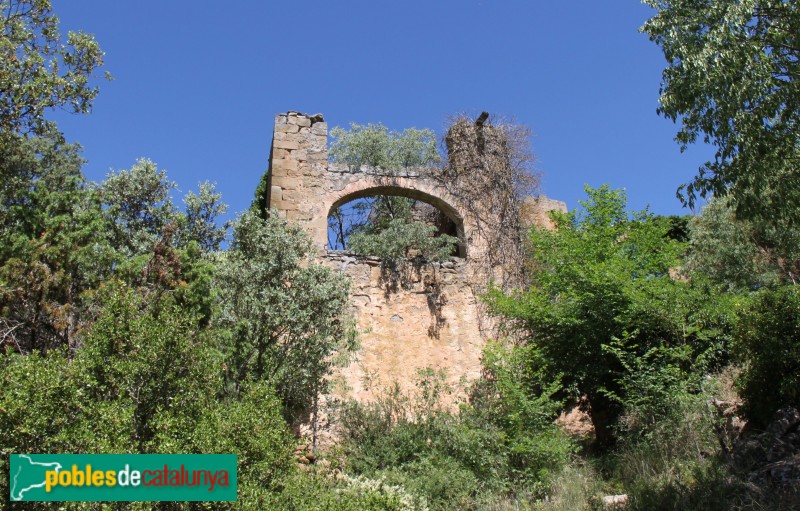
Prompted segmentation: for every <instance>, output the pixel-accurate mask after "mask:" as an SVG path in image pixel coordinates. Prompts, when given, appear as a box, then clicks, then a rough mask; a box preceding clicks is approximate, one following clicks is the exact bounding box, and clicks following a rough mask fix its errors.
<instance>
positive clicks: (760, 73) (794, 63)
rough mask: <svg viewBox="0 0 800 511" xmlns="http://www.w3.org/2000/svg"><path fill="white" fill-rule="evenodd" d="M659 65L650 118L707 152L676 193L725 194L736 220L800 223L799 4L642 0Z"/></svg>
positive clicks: (688, 197) (691, 199) (688, 196)
mask: <svg viewBox="0 0 800 511" xmlns="http://www.w3.org/2000/svg"><path fill="white" fill-rule="evenodd" d="M644 3H646V4H647V5H650V6H651V7H653V8H655V9H657V10H658V13H657V14H656V15H655V16H653V17H652V18H651V19H650V20H648V21H647V23H645V25H644V26H643V27H642V31H643V32H645V33H647V34H648V35H649V36H650V39H651V40H652V41H654V42H656V43H657V44H658V45H659V46H661V48H662V50H663V51H664V56H665V57H666V59H667V67H666V69H665V70H664V73H663V77H662V84H661V98H660V107H659V109H658V112H659V113H660V114H661V115H663V116H664V117H666V118H668V119H671V120H673V121H677V120H678V119H680V121H681V124H682V127H681V130H680V131H679V132H678V135H677V137H676V139H677V141H678V142H679V143H680V144H681V146H682V147H683V148H685V147H686V146H687V145H688V144H692V143H694V142H695V141H696V140H697V139H698V137H700V139H701V140H703V141H704V142H706V143H711V144H713V145H714V146H715V147H716V154H715V156H714V161H709V162H706V163H705V164H704V165H703V166H702V167H700V169H699V172H698V174H697V176H696V177H695V178H694V180H693V181H692V182H690V183H688V184H686V185H683V186H682V187H681V189H680V190H679V195H680V196H681V197H682V199H683V200H684V201H685V202H687V203H688V204H689V205H693V204H694V203H695V201H696V199H697V196H698V194H699V196H701V197H707V196H722V195H730V196H731V197H732V198H733V200H734V202H735V206H736V209H737V214H739V215H740V216H741V215H745V216H749V217H753V216H762V217H771V218H774V219H780V218H789V219H792V220H797V219H798V218H800V167H799V164H800V125H799V124H798V123H800V85H798V78H800V62H798V57H800V3H799V2H797V1H796V0H788V1H786V0H783V1H782V0H644Z"/></svg>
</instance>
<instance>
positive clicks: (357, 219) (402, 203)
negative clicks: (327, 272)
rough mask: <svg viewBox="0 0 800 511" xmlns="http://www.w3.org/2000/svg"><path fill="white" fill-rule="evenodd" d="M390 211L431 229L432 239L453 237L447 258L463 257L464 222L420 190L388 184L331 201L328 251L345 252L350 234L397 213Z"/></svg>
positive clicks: (465, 250)
mask: <svg viewBox="0 0 800 511" xmlns="http://www.w3.org/2000/svg"><path fill="white" fill-rule="evenodd" d="M406 208H407V209H406ZM393 209H395V210H402V211H403V215H402V216H404V217H405V218H406V219H407V220H410V221H413V222H422V223H425V224H428V225H431V226H433V227H434V228H435V231H434V236H435V237H440V236H444V235H446V236H452V237H453V238H457V243H456V244H455V246H454V247H453V249H452V252H451V253H450V254H449V255H453V256H457V257H462V258H465V257H466V256H467V245H466V238H465V235H464V221H463V218H462V217H461V215H460V214H459V213H458V211H457V210H456V209H455V208H454V207H452V206H451V205H450V204H448V203H447V202H446V201H444V200H442V199H441V198H439V197H436V196H434V195H431V194H428V193H425V192H423V191H420V190H416V189H410V188H403V187H399V186H391V185H380V186H372V187H365V188H363V189H360V190H355V191H352V192H350V193H347V194H344V195H343V196H342V197H340V198H338V199H337V200H335V201H334V202H333V204H332V205H331V207H330V209H329V210H328V247H329V249H331V250H347V249H349V248H350V247H349V246H348V239H349V238H350V236H351V235H352V234H353V233H354V232H357V231H358V230H359V229H363V227H364V226H365V225H369V224H370V223H371V222H376V221H378V219H379V218H384V219H385V217H387V216H389V217H391V216H392V215H393V214H395V213H397V212H398V211H393ZM365 255H372V254H365Z"/></svg>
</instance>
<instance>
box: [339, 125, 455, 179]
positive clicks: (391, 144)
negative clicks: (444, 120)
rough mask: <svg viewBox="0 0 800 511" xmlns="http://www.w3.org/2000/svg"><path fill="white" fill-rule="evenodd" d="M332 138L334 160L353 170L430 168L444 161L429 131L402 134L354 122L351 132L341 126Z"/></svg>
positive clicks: (380, 126)
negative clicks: (364, 168)
mask: <svg viewBox="0 0 800 511" xmlns="http://www.w3.org/2000/svg"><path fill="white" fill-rule="evenodd" d="M331 137H332V138H333V139H334V140H333V142H331V148H330V158H331V160H332V161H334V162H336V163H344V164H346V165H350V166H351V167H356V168H358V167H361V166H363V165H366V166H369V167H378V168H381V169H384V170H398V169H403V168H408V167H429V166H433V165H436V164H437V163H439V162H440V161H441V156H439V152H438V151H437V149H436V136H435V135H434V134H433V132H432V131H431V130H429V129H423V130H419V129H416V128H409V129H406V130H404V131H403V132H402V133H400V132H397V131H389V129H388V128H387V127H386V126H384V125H382V124H367V125H362V124H356V123H351V124H350V129H349V130H346V129H344V128H341V127H339V126H337V127H335V128H333V129H331Z"/></svg>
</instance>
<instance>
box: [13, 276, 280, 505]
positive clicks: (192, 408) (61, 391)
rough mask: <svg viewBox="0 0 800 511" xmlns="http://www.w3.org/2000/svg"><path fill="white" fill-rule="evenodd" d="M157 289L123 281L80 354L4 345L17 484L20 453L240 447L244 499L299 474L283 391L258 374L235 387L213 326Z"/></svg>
mask: <svg viewBox="0 0 800 511" xmlns="http://www.w3.org/2000/svg"><path fill="white" fill-rule="evenodd" d="M148 300H149V298H148V297H145V296H143V295H141V294H140V293H138V292H136V291H134V290H131V289H129V288H127V287H126V286H124V285H120V284H118V283H113V282H111V283H109V284H108V285H107V286H105V287H104V289H103V291H102V293H101V294H100V296H99V297H98V305H99V316H98V318H97V321H96V322H95V323H94V325H93V327H92V328H91V331H90V332H89V334H88V335H87V336H86V338H85V340H84V344H83V346H82V347H81V348H80V349H78V350H77V351H76V352H75V353H74V357H73V358H67V357H66V356H65V354H66V352H65V351H60V350H53V351H50V352H49V353H48V354H47V355H46V356H41V355H38V354H31V355H19V354H16V353H7V354H4V355H3V356H0V368H2V371H1V372H2V375H3V376H2V378H3V385H2V388H1V389H0V410H2V413H0V452H3V453H4V456H3V459H2V460H0V464H2V465H0V468H1V469H0V474H2V475H0V490H2V491H4V492H6V495H7V491H8V486H7V485H8V479H7V474H8V469H7V465H6V463H7V460H8V458H7V456H6V455H5V454H7V453H10V452H28V453H46V452H93V453H124V452H136V453H174V452H207V453H235V454H238V455H239V477H240V484H241V489H242V497H241V502H240V503H241V505H242V506H243V507H245V508H248V506H252V500H255V497H253V496H252V493H257V492H255V491H254V490H253V489H254V488H256V489H257V490H258V492H261V493H264V492H267V493H269V492H277V491H279V490H280V486H279V482H280V481H282V480H283V479H284V478H285V477H286V476H288V475H289V474H290V473H291V459H290V448H289V446H290V440H289V436H288V431H287V428H286V425H285V423H284V421H283V419H282V417H281V414H280V411H281V407H280V402H279V400H278V399H277V398H276V397H275V394H274V392H273V391H272V390H271V388H269V387H268V386H266V385H264V384H262V383H259V382H250V383H248V384H246V385H244V386H243V387H242V389H241V392H240V393H239V396H238V398H236V399H228V398H223V397H222V393H221V391H222V388H223V381H224V372H223V368H222V361H223V360H222V355H221V354H220V353H219V351H218V350H217V349H216V348H215V347H214V343H213V342H210V340H209V339H208V338H207V335H208V332H207V331H203V330H198V329H197V328H196V326H195V325H196V320H195V319H194V318H193V317H191V315H189V314H187V313H185V312H184V311H182V310H181V309H180V308H178V307H174V306H169V305H168V304H166V303H164V304H161V306H152V305H153V304H151V303H148ZM148 506H149V505H148ZM45 507H46V506H45ZM90 507H91V506H89V505H80V504H76V505H74V508H75V509H88V508H90ZM128 508H132V509H137V508H144V506H139V507H137V505H136V504H133V505H131V506H128Z"/></svg>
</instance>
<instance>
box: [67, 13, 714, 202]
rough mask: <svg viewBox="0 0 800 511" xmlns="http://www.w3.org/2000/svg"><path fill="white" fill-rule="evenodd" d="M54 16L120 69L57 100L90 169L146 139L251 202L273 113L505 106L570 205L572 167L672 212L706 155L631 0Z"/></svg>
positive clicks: (401, 121)
mask: <svg viewBox="0 0 800 511" xmlns="http://www.w3.org/2000/svg"><path fill="white" fill-rule="evenodd" d="M54 10H55V12H56V13H57V14H58V15H59V17H60V18H61V20H62V29H63V30H64V31H66V30H67V29H82V30H84V31H86V32H89V33H93V34H95V36H96V38H97V40H98V41H99V43H100V45H101V47H102V48H103V49H104V50H105V52H106V69H107V70H108V71H110V72H111V74H112V75H113V76H114V78H115V80H114V81H112V82H100V86H101V92H100V95H99V96H98V98H97V100H96V102H95V106H94V111H93V113H91V114H90V115H87V116H76V115H65V114H58V115H56V119H57V121H58V123H59V125H60V127H61V129H62V130H63V131H64V132H65V134H66V136H67V138H68V140H70V141H78V142H80V143H81V144H82V145H83V146H84V156H85V157H86V158H87V159H88V160H89V163H88V165H87V167H86V172H87V174H88V176H89V177H90V178H91V179H93V180H100V179H102V178H103V176H104V175H105V174H106V173H107V172H108V171H109V170H110V169H115V170H119V169H125V168H129V167H130V166H131V165H132V164H133V163H134V161H135V160H136V159H137V158H140V157H147V158H150V159H151V160H153V161H155V162H156V163H157V164H158V165H159V168H163V169H166V170H167V172H168V174H169V176H170V178H171V179H172V180H174V181H177V182H178V184H179V188H180V190H181V192H186V191H188V190H190V189H196V184H197V182H199V181H203V180H206V179H208V180H211V181H216V182H217V185H218V189H219V190H220V191H221V192H222V193H223V200H224V201H225V202H227V203H228V204H230V206H231V211H232V212H234V213H235V212H238V211H242V210H243V209H245V208H246V207H247V206H248V205H249V204H250V201H251V200H252V196H253V191H254V189H255V187H256V184H257V183H258V180H259V178H260V176H261V174H262V173H263V172H264V170H265V169H266V166H267V158H268V154H269V145H270V140H271V137H272V126H273V118H274V116H275V114H277V113H280V112H285V111H287V110H298V111H302V112H306V113H316V112H321V113H323V114H324V116H325V119H326V120H327V121H328V122H329V124H330V126H334V125H347V124H348V123H349V122H351V121H354V122H358V123H369V122H382V123H383V124H385V125H387V126H388V127H390V128H392V129H397V130H401V129H404V128H407V127H418V128H426V127H427V128H432V129H434V130H435V131H437V132H441V131H442V129H443V126H444V123H445V119H446V118H447V116H448V115H450V114H453V113H458V112H467V113H469V114H473V115H477V114H478V113H480V112H481V111H482V110H487V111H489V112H492V113H502V114H505V115H509V116H513V117H514V118H515V119H516V120H517V121H518V122H520V123H523V124H526V125H528V126H530V127H531V129H532V130H533V131H534V132H535V133H536V136H535V137H534V139H533V148H534V152H535V153H536V154H537V156H538V159H539V163H538V167H539V169H540V170H541V172H542V173H543V192H544V193H546V194H547V195H548V196H550V197H552V198H556V199H560V200H564V201H566V202H567V204H568V206H569V207H570V208H574V207H575V206H576V205H577V201H578V200H580V199H582V198H583V197H584V193H583V190H582V188H583V184H584V183H588V184H590V185H592V186H599V185H601V184H603V183H610V184H611V185H612V186H613V187H615V188H625V189H626V190H627V192H628V197H629V205H630V207H631V208H632V209H641V208H644V207H645V206H646V205H648V204H649V205H650V206H651V209H652V211H654V212H656V213H660V214H683V213H686V212H688V211H687V210H684V209H682V208H681V206H680V203H679V201H678V200H677V199H676V198H675V190H676V188H677V187H678V185H679V184H680V183H682V182H685V181H688V180H689V179H690V178H691V177H692V176H693V175H694V173H695V171H696V169H697V167H698V166H699V165H700V164H702V163H703V162H704V161H705V160H706V159H708V157H709V156H710V150H709V148H707V147H699V148H693V149H690V150H689V151H687V152H686V153H683V154H681V153H680V151H679V148H678V146H677V144H676V143H675V142H674V140H673V137H674V134H675V132H676V130H677V127H676V126H675V125H673V124H672V123H671V122H669V121H667V120H665V119H663V118H661V117H658V116H657V115H656V107H657V105H658V101H657V100H658V89H659V83H660V79H661V71H662V69H663V67H664V64H665V61H664V58H663V56H662V54H661V52H660V50H659V48H658V47H657V46H656V45H655V44H654V43H651V42H650V41H649V40H648V39H647V37H646V36H645V35H643V34H640V33H639V32H638V28H639V27H640V26H641V25H642V23H643V22H644V21H645V20H646V19H647V18H648V17H649V16H650V15H651V14H652V11H651V10H650V9H649V8H648V7H647V6H644V5H641V4H639V3H638V2H636V1H635V0H628V1H622V0H609V1H603V2H599V1H597V0H576V1H571V2H553V1H534V0H517V1H503V0H495V1H490V0H483V1H478V0H458V1H455V0H448V1H440V0H427V1H417V0H406V1H402V2H387V1H380V0H361V1H349V0H340V1H330V0H328V1H311V0H307V1H302V2H301V1H296V2H292V1H283V2H271V1H230V2H219V1H216V2H209V1H205V0H194V1H170V0H162V1H151V0H138V1H136V2H109V1H100V0H96V1H89V0H70V1H66V0H55V1H54Z"/></svg>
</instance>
